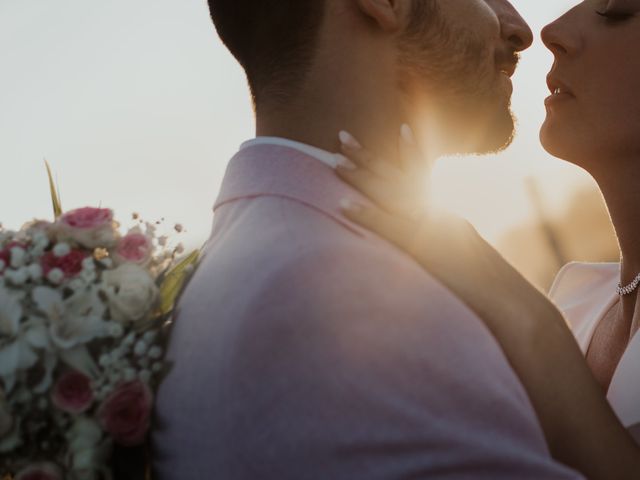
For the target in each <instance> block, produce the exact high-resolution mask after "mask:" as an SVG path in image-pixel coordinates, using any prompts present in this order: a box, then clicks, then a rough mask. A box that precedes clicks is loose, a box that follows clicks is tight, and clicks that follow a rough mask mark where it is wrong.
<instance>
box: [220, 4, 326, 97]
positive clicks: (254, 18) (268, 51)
mask: <svg viewBox="0 0 640 480" xmlns="http://www.w3.org/2000/svg"><path fill="white" fill-rule="evenodd" d="M208 1H209V9H210V11H211V18H212V20H213V23H214V25H215V26H216V30H217V31H218V34H219V35H220V38H221V39H222V41H223V42H224V44H225V45H226V46H227V48H228V49H229V50H230V51H231V53H232V54H233V56H234V57H235V58H236V59H237V60H238V62H240V64H241V65H242V67H243V68H244V70H245V72H246V74H247V79H248V81H249V86H250V88H251V93H252V95H253V100H254V104H255V105H258V104H259V103H260V102H262V101H263V99H266V101H274V100H275V101H276V102H279V101H280V102H282V101H286V100H288V99H289V98H290V97H291V96H292V95H293V94H294V92H295V89H296V87H297V86H298V85H299V84H300V82H301V81H302V79H303V78H304V76H305V74H306V72H307V71H308V68H309V66H310V65H311V62H312V60H313V55H314V51H315V47H316V40H317V37H318V33H319V30H320V26H321V24H322V19H323V14H324V9H325V5H324V4H325V1H324V0H208Z"/></svg>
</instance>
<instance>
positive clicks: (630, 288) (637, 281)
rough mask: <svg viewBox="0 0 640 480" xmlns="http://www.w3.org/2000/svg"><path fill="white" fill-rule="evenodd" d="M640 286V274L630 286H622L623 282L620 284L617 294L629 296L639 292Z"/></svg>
mask: <svg viewBox="0 0 640 480" xmlns="http://www.w3.org/2000/svg"><path fill="white" fill-rule="evenodd" d="M639 286H640V273H639V274H638V276H637V277H636V278H635V279H634V280H633V282H631V283H630V284H629V285H626V286H624V287H623V286H622V282H621V283H619V284H618V288H617V289H616V293H617V294H618V295H620V296H621V297H624V296H626V295H629V294H631V293H633V292H635V291H636V290H637V288H638V287H639Z"/></svg>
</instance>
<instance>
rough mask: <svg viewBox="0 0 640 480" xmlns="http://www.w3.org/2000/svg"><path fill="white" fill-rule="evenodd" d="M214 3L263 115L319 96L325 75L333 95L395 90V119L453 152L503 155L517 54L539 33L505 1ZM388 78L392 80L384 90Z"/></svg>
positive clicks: (224, 36) (221, 31)
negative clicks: (433, 128)
mask: <svg viewBox="0 0 640 480" xmlns="http://www.w3.org/2000/svg"><path fill="white" fill-rule="evenodd" d="M209 4H210V7H211V15H212V18H213V20H214V23H215V25H216V27H217V29H218V32H219V34H220V37H221V38H222V40H223V41H224V43H225V44H226V45H227V47H228V48H229V49H230V50H231V52H232V53H233V54H234V56H235V57H236V58H237V59H238V61H239V62H240V64H241V65H242V66H243V67H244V69H245V71H246V73H247V77H248V80H249V84H250V86H251V90H252V93H253V96H254V101H255V104H256V107H257V109H258V112H260V108H261V105H264V104H268V105H269V106H270V108H273V107H276V108H277V107H278V106H279V105H280V106H282V105H287V104H289V103H290V102H292V101H295V100H296V96H298V95H309V91H312V92H313V95H314V96H316V97H319V96H321V93H318V90H319V89H320V88H322V87H323V86H325V85H326V83H327V78H331V79H332V80H333V79H335V84H334V85H330V86H329V87H330V88H333V89H334V90H335V89H340V88H342V89H344V88H345V87H344V84H345V83H349V82H350V81H351V82H352V83H356V82H359V83H360V84H359V85H353V88H352V90H354V92H353V93H354V94H355V95H362V93H363V91H367V87H369V89H370V90H371V87H372V86H374V85H375V81H376V79H381V80H380V81H379V83H380V84H379V85H375V87H376V88H377V89H378V90H377V95H378V96H379V97H380V96H384V95H385V94H386V93H388V92H386V90H389V89H391V88H392V89H394V90H395V94H396V97H395V100H394V103H395V104H397V108H398V110H401V111H400V112H398V116H404V117H405V120H407V121H408V120H410V121H412V122H413V123H414V127H416V128H417V129H418V130H419V129H420V125H419V122H420V121H421V118H420V117H421V115H424V116H425V117H427V116H428V117H429V121H430V125H433V123H434V122H437V124H438V125H439V130H441V131H443V132H444V136H445V137H446V138H445V139H443V140H442V141H443V143H444V144H446V146H444V147H443V148H444V149H445V150H446V151H448V152H454V151H459V152H461V151H473V152H477V151H482V152H484V151H491V150H496V149H498V148H500V147H501V146H503V145H505V144H507V143H508V141H509V139H510V138H511V136H512V133H513V119H512V116H511V112H510V108H509V105H510V97H511V83H510V80H509V76H510V75H511V74H512V73H513V70H514V69H515V63H516V61H517V57H516V52H518V51H520V50H523V49H525V48H527V47H528V46H529V45H530V44H531V42H532V34H531V31H530V30H529V28H528V27H527V25H526V24H525V23H524V21H523V20H522V18H521V17H520V16H519V15H518V14H517V12H516V11H515V10H514V9H513V7H512V6H511V4H510V3H509V2H508V1H507V0H209ZM346 59H348V61H346ZM336 65H339V66H340V68H341V70H340V71H335V70H336ZM349 68H352V71H345V70H348V69H349ZM330 69H333V71H332V72H331V75H324V78H323V83H322V82H316V83H315V84H314V85H313V86H312V87H310V86H309V82H312V79H311V78H310V77H313V74H314V73H316V74H317V73H318V72H320V73H326V71H327V70H330ZM363 70H366V71H363ZM382 79H387V80H388V79H392V80H393V82H392V84H391V82H387V84H386V85H382V81H383V80H382ZM305 87H307V88H305ZM383 89H384V90H385V92H382V90H383ZM327 93H328V94H331V91H328V92H327ZM371 93H372V95H370V96H371V97H373V96H375V94H376V92H371ZM352 100H353V98H352ZM344 101H345V102H349V100H348V99H347V98H345V99H344ZM355 103H357V104H360V105H361V104H363V103H366V99H364V100H363V98H360V99H359V102H355V101H354V104H355ZM388 103H389V102H388ZM379 113H380V114H381V115H388V112H386V111H385V112H379ZM409 117H410V118H409ZM344 127H345V128H347V127H348V125H344Z"/></svg>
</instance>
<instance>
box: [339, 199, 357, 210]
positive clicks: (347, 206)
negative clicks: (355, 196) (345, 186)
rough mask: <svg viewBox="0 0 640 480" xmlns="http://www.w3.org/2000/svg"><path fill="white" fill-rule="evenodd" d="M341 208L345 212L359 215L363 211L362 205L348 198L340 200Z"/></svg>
mask: <svg viewBox="0 0 640 480" xmlns="http://www.w3.org/2000/svg"><path fill="white" fill-rule="evenodd" d="M340 206H341V207H342V209H343V210H348V211H350V212H353V213H357V212H359V211H360V210H362V207H360V205H358V204H357V203H355V202H354V201H353V200H350V199H348V198H343V199H342V200H340Z"/></svg>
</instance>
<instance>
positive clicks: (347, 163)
mask: <svg viewBox="0 0 640 480" xmlns="http://www.w3.org/2000/svg"><path fill="white" fill-rule="evenodd" d="M338 167H342V168H345V169H347V170H356V169H357V168H358V166H357V165H356V164H355V163H353V162H352V161H351V160H349V159H348V158H347V157H343V156H342V155H340V156H339V157H338Z"/></svg>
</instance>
